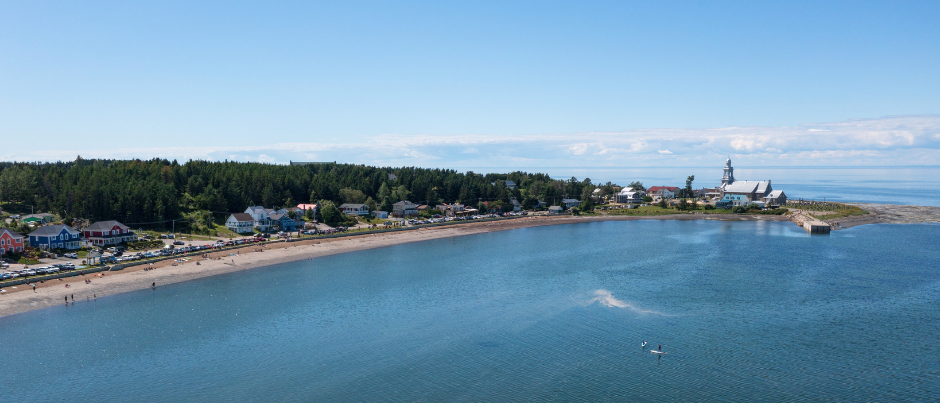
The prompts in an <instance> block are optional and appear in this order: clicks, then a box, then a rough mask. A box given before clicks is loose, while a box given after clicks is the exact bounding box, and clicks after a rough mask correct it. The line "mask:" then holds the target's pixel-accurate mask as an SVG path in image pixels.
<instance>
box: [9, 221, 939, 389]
mask: <svg viewBox="0 0 940 403" xmlns="http://www.w3.org/2000/svg"><path fill="white" fill-rule="evenodd" d="M938 239H940V226H937V225H867V226H861V227H855V228H851V229H848V230H844V231H838V232H835V233H833V234H832V235H829V236H809V235H807V234H805V233H804V232H803V231H802V230H800V229H799V228H798V227H796V226H794V225H793V224H791V223H783V222H733V223H732V222H717V221H690V222H679V221H634V222H607V223H589V224H577V225H563V226H552V227H543V228H529V229H520V230H514V231H506V232H498V233H491V234H482V235H474V236H466V237H460V238H452V239H442V240H435V241H429V242H422V243H414V244H407V245H400V246H395V247H389V248H383V249H375V250H370V251H364V252H356V253H351V254H345V255H338V256H331V257H326V258H319V259H315V260H308V261H300V262H295V263H289V264H282V265H277V266H272V267H268V268H263V269H257V270H252V271H247V272H241V273H234V274H229V275H222V276H217V277H213V278H209V279H203V280H198V281H192V282H187V283H181V284H175V285H168V286H160V287H158V288H157V289H156V291H151V290H145V291H140V292H133V293H128V294H123V295H118V296H113V297H107V298H99V299H98V301H94V302H87V303H86V302H79V303H76V304H75V305H73V306H69V307H67V308H66V307H64V306H63V307H53V308H49V309H43V310H39V311H33V312H28V313H25V314H19V315H14V316H10V317H5V318H0V348H3V350H4V351H5V353H4V356H3V359H2V365H0V401H17V402H20V401H104V402H108V401H130V400H135V399H139V400H142V401H148V402H149V401H174V402H176V401H389V400H392V401H533V400H534V401H547V400H557V401H585V402H595V401H630V402H637V401H640V402H642V401H651V402H652V401H656V402H662V401H666V402H672V401H675V402H678V401H732V402H734V401H739V402H754V401H758V402H760V401H768V402H771V401H772V402H776V401H845V402H858V401H879V402H886V401H904V402H908V401H936V400H938V398H940V347H938V343H937V341H938V340H940V270H938V268H940V250H938V248H937V241H938ZM76 297H77V298H78V299H82V296H78V295H76ZM642 340H647V341H649V342H650V346H648V347H656V346H657V345H659V344H662V348H663V349H664V350H665V351H667V352H669V354H668V355H667V356H665V357H662V358H661V359H658V358H656V357H655V356H653V355H651V354H650V353H649V352H647V351H644V350H643V349H641V347H640V342H641V341H642Z"/></svg>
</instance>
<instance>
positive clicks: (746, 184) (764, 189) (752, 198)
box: [722, 181, 773, 202]
mask: <svg viewBox="0 0 940 403" xmlns="http://www.w3.org/2000/svg"><path fill="white" fill-rule="evenodd" d="M723 186H724V188H723V189H722V190H723V192H722V193H723V195H722V200H724V196H728V195H738V196H744V197H746V198H747V201H748V202H763V201H764V198H765V197H767V195H768V194H770V192H771V191H773V188H772V187H771V186H770V181H734V182H733V183H731V184H730V185H723Z"/></svg>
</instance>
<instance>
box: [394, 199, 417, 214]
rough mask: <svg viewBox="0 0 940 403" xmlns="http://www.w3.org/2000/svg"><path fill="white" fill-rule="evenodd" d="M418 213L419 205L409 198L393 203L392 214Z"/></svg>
mask: <svg viewBox="0 0 940 403" xmlns="http://www.w3.org/2000/svg"><path fill="white" fill-rule="evenodd" d="M416 215H418V206H416V205H415V204H414V203H412V202H410V201H408V200H402V201H400V202H398V203H395V204H392V216H394V217H411V216H416Z"/></svg>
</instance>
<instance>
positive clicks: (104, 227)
mask: <svg viewBox="0 0 940 403" xmlns="http://www.w3.org/2000/svg"><path fill="white" fill-rule="evenodd" d="M115 225H117V226H118V227H120V228H121V229H123V230H127V229H130V228H127V226H126V225H124V224H121V223H119V222H117V221H114V220H108V221H98V222H95V223H94V224H91V225H89V226H87V227H85V231H109V230H111V228H114V226H115Z"/></svg>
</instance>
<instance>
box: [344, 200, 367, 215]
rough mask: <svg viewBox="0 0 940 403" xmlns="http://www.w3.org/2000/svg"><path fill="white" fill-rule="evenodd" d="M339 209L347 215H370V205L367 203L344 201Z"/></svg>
mask: <svg viewBox="0 0 940 403" xmlns="http://www.w3.org/2000/svg"><path fill="white" fill-rule="evenodd" d="M339 211H342V212H343V214H346V215H366V216H367V215H369V206H367V205H365V204H356V203H343V204H341V205H340V206H339Z"/></svg>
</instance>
